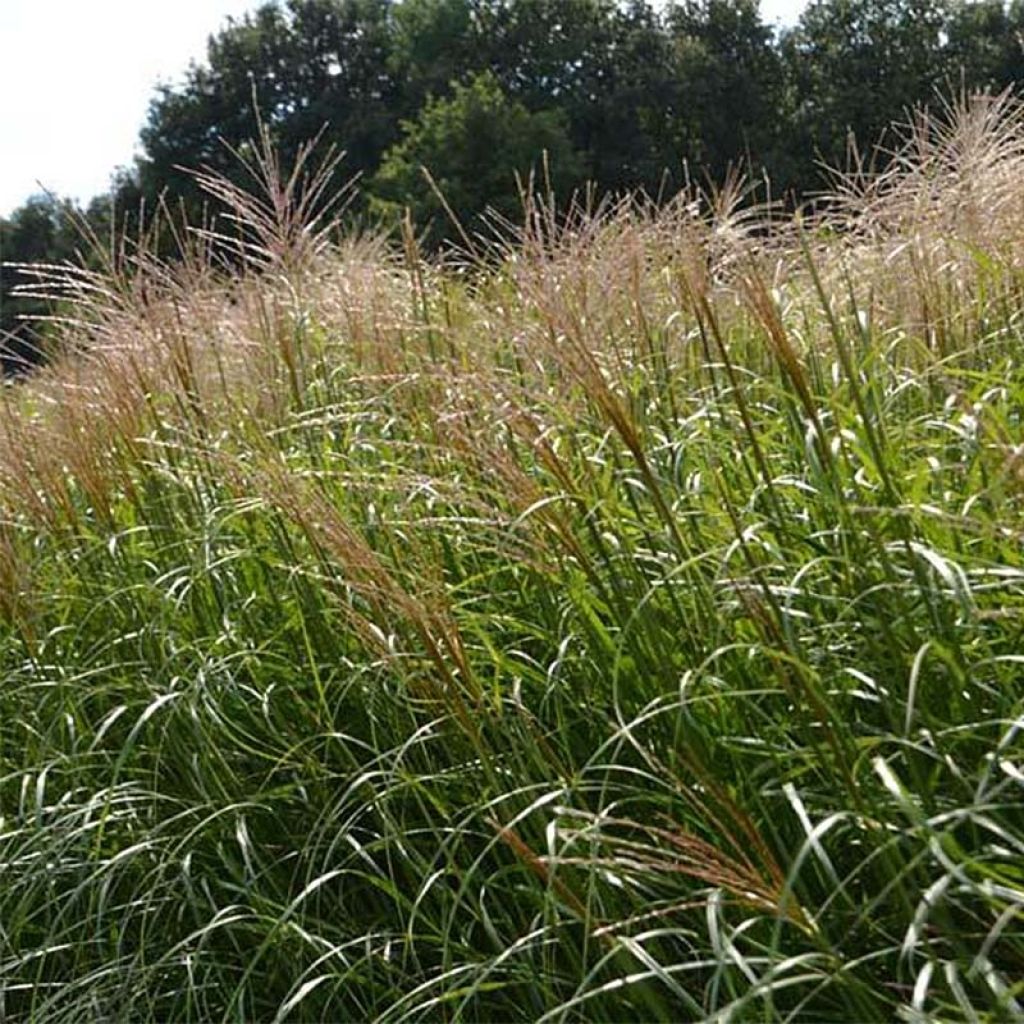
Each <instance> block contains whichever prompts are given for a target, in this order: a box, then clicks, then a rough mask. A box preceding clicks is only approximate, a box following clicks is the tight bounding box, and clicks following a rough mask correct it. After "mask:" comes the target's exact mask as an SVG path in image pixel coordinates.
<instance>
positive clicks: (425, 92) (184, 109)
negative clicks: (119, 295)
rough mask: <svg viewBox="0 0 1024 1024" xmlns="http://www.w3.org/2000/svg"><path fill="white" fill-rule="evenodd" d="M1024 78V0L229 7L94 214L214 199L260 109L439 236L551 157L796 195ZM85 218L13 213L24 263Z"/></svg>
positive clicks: (616, 180)
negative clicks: (887, 141)
mask: <svg viewBox="0 0 1024 1024" xmlns="http://www.w3.org/2000/svg"><path fill="white" fill-rule="evenodd" d="M1022 80H1024V0H1012V2H1010V3H1006V2H1004V0H973V2H968V0H812V2H811V3H810V4H809V6H807V7H806V9H805V10H804V12H803V14H802V16H801V17H800V19H799V21H798V22H797V24H796V25H795V26H794V27H792V28H790V29H787V30H783V31H781V32H776V31H775V30H774V29H773V27H771V26H769V25H768V24H766V23H765V21H764V20H763V18H762V16H761V13H760V10H759V7H758V3H757V0H669V2H667V3H662V4H658V5H657V6H655V4H653V3H651V2H650V0H286V2H282V0H276V2H269V3H265V4H264V5H263V6H260V7H259V8H257V9H256V10H254V11H253V12H251V13H249V14H247V15H245V16H243V17H241V18H238V19H229V20H228V21H227V23H226V24H225V26H224V27H223V28H222V29H221V30H220V31H219V32H218V33H217V34H216V35H214V36H212V37H211V38H210V40H209V43H208V51H207V58H206V60H205V61H204V62H202V63H194V64H193V65H191V66H190V67H189V69H188V71H187V73H186V75H185V77H184V81H183V82H182V84H180V85H177V86H169V85H164V86H161V87H159V88H158V89H157V91H156V93H155V95H154V97H153V99H152V101H151V103H150V107H149V112H148V116H147V118H146V121H145V124H144V125H143V127H142V129H141V138H140V142H141V154H142V155H141V156H140V157H139V158H138V159H137V160H136V162H135V165H134V166H132V167H130V168H122V169H120V170H119V171H118V172H117V173H116V174H115V176H114V178H113V180H112V187H111V192H110V194H109V195H108V196H103V197H98V198H97V199H95V200H94V201H93V202H92V203H90V204H89V206H88V207H87V209H86V210H84V211H79V214H80V216H81V217H84V218H85V219H86V221H88V223H90V224H91V225H92V226H93V227H94V228H96V229H98V230H99V231H100V232H104V231H106V230H108V229H109V227H110V225H111V224H116V225H118V226H124V225H127V226H129V227H131V228H135V229H137V228H138V227H139V224H138V219H139V217H140V212H139V211H146V210H149V211H152V210H154V209H156V208H157V206H158V204H159V201H160V199H161V197H164V198H168V197H169V198H171V199H172V200H173V201H174V203H175V204H179V203H180V204H181V206H182V207H183V208H184V209H185V210H186V211H188V212H189V213H190V214H192V215H196V214H198V213H199V212H200V211H201V210H202V209H203V204H204V203H206V202H208V198H204V197H203V196H202V195H201V194H200V192H199V190H198V189H197V187H196V185H195V183H194V181H193V180H192V178H191V177H190V176H189V174H188V173H187V171H186V170H184V168H194V167H200V166H205V167H210V168H213V169H217V170H221V171H223V172H224V173H225V174H227V175H229V176H232V177H237V176H238V175H239V174H240V173H241V172H240V169H239V165H238V162H237V158H236V156H234V155H232V153H231V152H230V151H229V148H228V147H226V146H225V145H224V143H225V142H227V143H229V144H230V145H231V146H233V147H235V148H237V147H240V146H242V147H244V145H245V143H246V140H248V139H251V138H254V137H255V136H256V134H257V130H258V124H257V117H259V118H260V119H262V122H263V123H264V124H265V126H266V128H267V130H268V131H269V134H270V136H271V138H272V140H273V142H274V145H275V147H276V148H277V150H278V152H279V153H280V154H281V156H282V159H283V161H284V162H285V163H287V162H288V161H289V160H290V159H292V158H294V156H295V154H296V153H297V152H298V150H299V147H300V146H302V145H303V144H304V143H306V142H307V141H308V140H310V139H313V138H317V139H318V142H317V147H318V149H320V150H321V151H322V152H323V153H327V152H329V151H330V150H331V148H332V147H333V148H335V149H337V150H340V151H344V154H345V156H344V159H343V161H342V162H341V163H340V164H339V167H338V171H337V174H338V185H339V187H340V186H341V184H342V183H343V181H345V180H348V179H351V178H352V177H353V176H356V175H358V176H359V178H360V188H359V191H358V192H357V193H356V199H355V201H354V202H353V203H352V204H351V205H350V207H349V209H348V213H347V215H348V216H350V217H352V218H356V219H362V220H363V221H364V222H366V223H379V222H381V221H382V220H383V221H384V222H385V223H388V222H393V221H394V220H395V219H396V218H397V217H398V216H400V215H404V213H405V211H406V210H408V212H409V213H410V214H411V217H412V221H413V223H414V225H415V226H416V228H417V229H418V230H419V231H420V232H421V234H422V237H423V238H424V240H425V241H426V243H427V244H428V245H429V244H438V243H440V242H442V241H444V240H445V239H446V238H447V237H450V236H451V235H452V233H453V232H454V231H455V230H456V229H455V227H454V224H453V219H452V214H454V217H455V218H456V219H458V220H459V221H460V222H461V223H463V224H465V225H469V226H470V227H473V226H475V225H476V224H478V223H479V215H480V214H481V213H482V212H483V211H484V210H485V209H487V208H491V209H493V210H495V211H496V212H497V213H498V214H501V215H505V216H509V217H513V218H514V217H515V215H516V212H517V210H518V207H519V203H520V198H519V192H518V189H517V185H516V173H517V172H518V173H519V175H521V176H522V175H526V174H528V173H529V172H530V170H531V169H533V170H538V171H539V168H540V163H541V154H546V157H545V159H544V161H543V162H544V175H545V187H550V188H551V189H552V191H553V192H554V193H555V195H556V196H563V197H564V196H566V195H568V194H570V193H571V192H572V190H573V189H575V188H578V187H580V186H581V185H583V184H584V183H589V184H590V185H591V186H592V188H593V189H594V190H595V191H596V192H597V193H598V194H602V193H606V192H617V191H622V190H627V189H644V190H646V191H647V192H648V193H649V194H651V195H653V196H666V195H671V194H672V193H673V192H674V191H675V190H677V189H678V188H679V186H680V185H681V184H682V183H683V181H684V179H685V177H686V176H687V175H689V176H690V178H694V177H696V178H698V179H702V178H705V177H706V178H707V179H709V180H711V181H721V180H722V178H723V176H724V175H725V174H726V173H727V171H728V170H729V168H734V167H739V168H741V169H745V170H746V171H747V172H748V173H750V174H752V175H753V176H754V177H757V178H761V176H762V173H763V175H764V180H767V181H770V182H771V188H772V196H773V197H774V198H781V199H783V200H784V201H787V202H790V203H795V202H799V201H800V200H801V199H803V198H805V197H807V196H808V195H809V194H811V193H812V192H813V191H814V190H815V189H816V188H820V186H821V183H822V178H821V166H822V164H826V165H831V166H837V165H843V164H845V162H846V160H847V156H848V152H849V146H850V140H851V139H853V138H856V139H857V140H858V142H859V143H860V145H861V146H862V147H865V146H866V147H868V148H870V146H871V144H872V143H874V142H876V141H877V140H878V139H879V138H880V136H881V133H883V132H884V130H885V129H886V127H887V126H888V125H889V124H890V123H891V122H893V121H899V120H901V119H905V118H906V115H907V112H908V111H909V110H911V109H913V108H914V107H916V106H921V105H925V104H928V103H934V102H936V98H937V97H938V96H940V95H947V96H948V95H951V94H954V93H957V92H960V91H967V92H973V91H978V90H993V91H997V90H1002V89H1005V88H1010V87H1015V86H1016V83H1018V82H1020V81H1022ZM422 167H426V168H428V169H429V171H430V180H428V179H427V177H426V176H425V175H424V174H423V173H422V171H421V168H422ZM439 193H440V194H441V195H443V196H444V203H442V200H441V199H440V197H439ZM445 206H448V207H449V208H450V209H449V210H446V209H445V208H444V207H445ZM69 212H70V207H69V204H68V203H67V202H66V201H64V200H61V199H59V198H55V197H45V196H43V197H39V196H37V197H33V198H31V199H29V200H28V201H27V202H26V203H25V204H24V205H23V206H21V207H20V208H19V209H17V210H16V211H15V212H14V213H13V214H12V215H11V216H10V217H9V218H6V219H2V220H0V254H2V257H3V259H5V260H12V261H31V260H44V261H59V260H61V259H64V258H68V257H69V256H70V255H71V254H72V253H73V252H74V250H75V247H76V244H77V241H76V239H77V232H78V230H79V228H77V227H75V226H73V224H72V223H71V220H72V218H69V216H68V214H69ZM15 278H16V275H14V274H13V273H12V272H10V271H9V270H8V271H5V272H4V274H3V277H2V284H0V331H3V332H4V333H5V335H6V336H7V344H6V349H7V351H8V356H7V360H8V362H10V361H12V360H13V359H14V358H15V357H17V358H25V357H26V356H27V357H28V358H31V353H30V346H29V345H28V335H27V333H26V329H25V327H24V326H22V325H20V324H19V322H18V316H19V315H21V314H26V313H28V314H32V313H33V312H35V311H36V310H35V307H33V305H32V303H31V300H27V299H20V298H15V297H13V296H12V294H11V289H12V287H13V285H14V284H15V283H16V280H15ZM19 346H20V347H21V349H22V351H21V352H20V353H19V352H18V347H19ZM10 353H14V355H11V354H10Z"/></svg>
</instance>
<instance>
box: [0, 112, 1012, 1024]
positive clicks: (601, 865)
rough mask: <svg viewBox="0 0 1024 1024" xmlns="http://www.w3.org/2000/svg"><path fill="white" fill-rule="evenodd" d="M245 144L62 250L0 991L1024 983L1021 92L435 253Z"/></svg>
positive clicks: (15, 618)
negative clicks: (154, 215)
mask: <svg viewBox="0 0 1024 1024" xmlns="http://www.w3.org/2000/svg"><path fill="white" fill-rule="evenodd" d="M258 148H259V147H257V149H258ZM242 155H243V157H244V156H245V154H242ZM300 164H301V162H300ZM251 166H252V170H253V174H254V190H253V191H252V192H251V193H245V192H243V191H241V190H239V189H237V188H235V187H234V186H232V185H230V184H228V183H226V182H224V181H222V180H219V179H216V178H213V177H211V176H203V180H204V181H205V183H206V185H207V187H208V188H209V189H210V190H211V191H212V192H213V193H214V194H216V195H217V196H218V197H219V199H220V200H221V201H223V202H226V203H227V204H228V206H230V207H231V208H233V210H234V214H235V221H234V224H233V227H231V228H230V229H225V230H223V231H221V232H219V233H214V232H210V231H198V232H193V233H191V234H189V235H188V236H185V237H183V238H182V240H181V241H182V249H183V252H182V254H181V257H180V258H179V259H177V260H176V261H174V262H172V263H165V262H161V261H160V260H158V259H157V258H156V257H155V256H154V255H152V248H150V249H147V248H146V246H145V245H144V244H140V245H138V246H136V247H129V246H127V245H124V246H122V247H121V248H119V249H118V250H116V251H115V252H114V253H113V255H112V256H111V257H110V259H109V261H108V263H107V265H106V269H104V270H99V271H97V270H92V271H88V272H86V271H74V270H73V269H71V268H39V269H38V270H37V271H36V276H37V282H36V284H35V286H34V287H35V288H36V289H37V290H40V291H43V292H46V293H48V294H57V295H59V297H60V298H61V299H62V302H61V304H60V305H59V307H58V316H59V320H60V322H59V323H58V324H57V325H56V327H55V329H56V330H57V331H58V332H60V333H61V335H62V339H63V344H62V348H63V351H64V353H65V354H64V355H62V356H61V357H59V358H57V359H56V360H55V361H54V362H52V363H51V365H50V366H49V367H48V368H47V369H45V370H42V371H40V372H39V373H37V374H36V375H35V376H34V377H32V378H31V379H29V380H26V381H23V382H21V383H19V384H17V385H14V386H11V387H9V388H7V390H6V394H5V395H4V397H3V400H2V405H0V434H2V443H0V666H2V683H0V1019H3V1020H5V1021H23V1020H24V1021H46V1022H50V1021H69V1022H72V1021H74V1022H78V1021H83V1020H125V1021H136V1020H138V1021H149V1020H154V1021H156V1020H159V1021H170V1020H174V1021H204V1022H205V1021H218V1020H225V1021H227V1020H246V1021H249V1020H266V1021H271V1020H282V1021H283V1020H338V1021H342V1020H353V1021H354V1020H379V1021H381V1022H388V1024H406V1022H413V1021H422V1022H426V1021H442V1020H443V1021H450V1022H455V1021H497V1020H507V1021H545V1022H563V1021H564V1022H569V1021H623V1020H662V1021H705V1020H706V1021H719V1022H725V1021H733V1022H740V1021H754V1020H758V1021H802V1022H825V1021H837V1022H838V1021H893V1020H904V1021H920V1022H923V1021H972V1022H977V1021H986V1022H997V1021H999V1022H1002V1021H1013V1020H1021V1019H1024V920H1022V914H1024V799H1022V798H1024V750H1022V729H1024V558H1022V551H1024V544H1022V542H1024V423H1022V418H1024V366H1022V361H1024V346H1022V341H1024V190H1022V188H1021V182H1022V181H1024V120H1022V115H1021V111H1020V109H1019V108H1017V107H1015V106H1013V105H1012V104H1010V103H1009V102H1008V101H1006V100H999V101H996V100H986V101H979V102H975V103H971V104H967V105H964V106H963V107H961V108H956V109H952V110H950V111H949V112H948V113H947V115H946V116H945V117H944V118H942V119H938V120H933V121H923V122H922V123H920V124H918V126H917V128H916V129H915V132H914V134H913V135H912V137H911V138H909V140H908V143H907V146H906V148H905V149H903V150H901V151H900V152H899V153H898V154H897V155H896V157H895V158H894V159H893V160H892V161H891V162H890V163H889V164H888V165H887V167H888V169H887V170H886V171H885V172H884V174H882V175H880V176H874V177H871V176H856V175H855V176H848V177H846V178H844V179H842V180H841V181H839V182H838V184H837V187H836V190H835V193H834V195H833V196H832V197H831V199H830V200H829V201H828V202H825V203H823V204H822V206H821V209H822V210H823V211H825V212H823V213H821V214H820V215H819V216H817V217H816V218H813V219H811V218H807V217H805V218H804V219H803V220H802V221H801V220H787V219H785V218H781V217H780V216H779V215H778V213H777V212H776V213H772V212H771V211H761V212H758V211H757V210H756V209H752V208H751V207H750V206H749V204H742V203H739V202H738V201H737V199H738V197H737V196H736V194H735V193H733V192H730V191H728V190H726V191H724V192H720V193H718V194H716V195H713V196H711V197H702V196H698V195H688V196H684V197H681V198H680V199H679V200H677V201H676V202H675V203H673V204H670V205H669V206H668V207H667V208H662V209H659V210H655V209H653V208H650V207H647V206H645V205H643V204H642V203H639V202H637V201H630V202H623V203H620V204H617V205H615V204H613V205H608V206H605V207H603V208H599V209H596V210H594V209H591V210H587V209H577V210H575V211H573V212H572V213H571V214H570V215H569V216H567V217H566V216H557V217H556V216H555V215H554V214H553V213H551V210H550V207H549V206H548V205H546V204H545V203H542V202H535V201H532V200H528V201H527V208H526V219H525V227H522V228H519V229H516V230H512V229H511V228H509V227H508V226H507V225H506V226H501V225H497V226H495V227H493V228H492V230H491V233H490V234H489V236H488V238H489V240H488V241H485V240H483V239H480V238H477V237H475V236H473V235H472V231H471V229H470V228H468V227H467V228H466V238H465V244H464V247H463V251H460V253H459V254H457V255H449V256H447V257H445V258H443V259H426V258H424V257H423V256H422V255H421V253H420V252H419V250H418V248H417V245H416V241H415V238H414V237H412V235H411V234H409V233H407V234H406V237H405V241H404V244H402V243H400V242H395V243H388V242H385V241H382V240H380V239H376V238H372V237H358V238H348V239H342V240H338V239H337V238H336V236H335V235H334V234H333V233H332V231H331V230H330V223H329V219H328V218H326V217H324V216H321V215H320V211H321V210H322V209H323V207H322V203H321V200H323V199H325V198H327V197H326V196H324V194H323V192H324V183H325V182H326V180H327V177H326V176H325V175H317V174H316V173H312V172H310V173H309V174H307V173H306V171H305V169H304V168H303V167H302V166H300V167H299V169H298V170H297V172H296V173H294V174H290V173H289V174H286V173H285V172H284V171H283V170H282V169H281V168H279V166H278V165H277V163H276V162H275V160H274V158H273V156H272V154H271V153H270V152H269V151H264V152H263V155H262V157H261V159H260V160H258V161H256V162H253V163H252V164H251ZM495 237H499V238H501V239H502V240H501V241H498V242H495V241H494V239H495Z"/></svg>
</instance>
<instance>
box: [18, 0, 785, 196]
mask: <svg viewBox="0 0 1024 1024" xmlns="http://www.w3.org/2000/svg"><path fill="white" fill-rule="evenodd" d="M256 6H258V0H174V2H173V3H168V2H167V0H0V40H2V41H3V58H2V60H0V215H7V214H9V213H10V212H11V211H12V210H13V209H14V208H15V207H16V206H20V205H21V203H23V202H24V201H25V200H26V199H27V198H28V197H29V196H30V195H31V194H33V193H35V192H39V191H41V190H44V189H45V190H47V191H50V192H54V193H56V194H57V195H60V196H67V197H70V198H73V199H77V200H79V201H81V202H87V201H88V200H89V199H91V198H92V197H93V196H95V195H98V194H100V193H102V192H105V191H106V190H107V187H108V185H109V182H110V175H111V173H112V172H113V170H114V169H115V168H116V167H119V166H127V165H129V164H131V162H132V157H133V155H134V154H135V151H136V145H137V140H138V133H139V129H140V128H141V127H142V124H143V121H144V120H145V117H146V110H147V108H148V106H149V101H150V99H151V97H152V96H153V91H154V88H155V87H156V85H157V84H158V83H159V82H177V81H180V80H181V76H182V73H183V72H184V71H185V69H186V68H187V67H188V63H189V61H190V60H193V59H195V60H202V59H203V57H204V56H205V53H206V40H207V38H208V37H209V36H210V34H211V33H214V32H216V31H217V29H218V28H220V27H221V25H223V23H224V21H225V19H226V18H227V17H228V16H229V15H234V16H236V17H237V16H238V15H240V14H242V13H244V12H245V11H247V10H250V9H252V8H254V7H256ZM803 6H804V2H803V0H762V12H763V15H764V18H765V20H766V21H767V22H769V23H775V22H780V23H782V24H791V23H793V22H794V21H795V20H796V18H797V16H798V15H799V12H800V10H801V9H802V8H803Z"/></svg>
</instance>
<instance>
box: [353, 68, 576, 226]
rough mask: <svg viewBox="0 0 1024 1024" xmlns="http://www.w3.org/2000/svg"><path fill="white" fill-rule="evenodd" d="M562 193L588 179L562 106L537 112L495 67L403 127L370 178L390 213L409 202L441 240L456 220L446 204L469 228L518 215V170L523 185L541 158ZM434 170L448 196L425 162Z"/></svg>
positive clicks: (539, 166)
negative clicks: (489, 215) (509, 91)
mask: <svg viewBox="0 0 1024 1024" xmlns="http://www.w3.org/2000/svg"><path fill="white" fill-rule="evenodd" d="M545 162H546V165H547V167H548V168H549V169H550V174H549V181H544V182H543V185H545V186H546V185H547V184H549V183H550V185H551V187H552V189H553V190H554V191H555V194H556V195H561V196H564V195H565V193H566V191H567V190H568V189H569V188H571V187H572V186H574V185H579V184H582V180H581V174H580V171H581V161H580V159H579V157H578V155H577V154H576V153H575V152H574V151H573V150H572V149H571V147H570V144H569V140H568V138H567V137H566V130H565V117H564V114H562V112H561V111H558V110H553V111H540V112H537V113H531V112H530V111H529V110H527V109H526V107H525V106H523V104H522V103H520V102H518V101H516V100H512V99H509V98H508V97H507V96H506V95H505V94H504V92H503V91H502V89H501V86H500V85H499V84H498V80H497V79H496V78H495V77H494V75H492V74H490V73H484V74H481V75H478V76H477V77H476V78H474V79H473V80H472V81H471V82H470V84H469V85H465V86H463V85H456V86H455V90H454V93H453V94H452V96H451V98H449V99H445V100H431V101H429V102H428V103H427V105H426V107H425V108H424V109H423V111H422V113H421V114H420V116H419V117H418V118H417V119H416V120H415V121H413V122H408V123H407V124H406V126H405V138H404V139H403V140H402V142H401V143H399V144H398V145H396V146H394V147H392V149H390V150H389V151H388V154H387V156H386V157H385V160H384V163H383V165H382V166H381V169H380V171H379V172H378V173H377V175H376V177H375V178H374V179H373V181H372V183H371V188H372V191H373V193H374V194H375V196H377V197H379V198H378V199H377V207H378V209H379V210H380V211H381V212H382V213H384V214H385V215H389V214H392V213H396V212H397V213H399V214H400V213H401V211H402V210H403V209H405V208H408V209H409V210H410V211H411V213H412V216H413V218H414V220H415V222H416V223H417V224H419V225H421V226H423V227H426V228H428V229H429V234H430V237H431V238H432V239H433V240H434V241H439V240H440V239H442V238H444V237H445V236H446V235H450V234H451V232H452V230H453V225H452V223H451V221H450V219H449V215H448V213H447V212H446V211H445V209H444V206H445V204H447V206H448V207H449V209H450V210H451V213H452V214H453V215H454V217H455V219H456V220H457V221H458V223H459V224H461V225H463V227H464V228H465V229H468V230H472V229H475V228H476V226H477V225H475V224H473V223H472V222H473V220H474V218H475V217H476V215H478V214H480V213H481V212H483V211H485V210H487V209H492V210H494V211H495V212H496V213H498V214H499V215H501V216H502V217H504V218H506V219H514V218H516V216H517V214H518V212H519V209H520V206H521V202H520V197H519V190H518V189H517V186H516V176H517V175H518V176H519V178H520V180H521V181H522V182H523V183H524V184H525V183H526V182H527V181H528V180H529V178H530V175H531V173H533V172H536V173H537V176H538V178H541V176H542V173H543V170H544V168H543V165H544V164H545ZM424 167H426V168H429V171H430V173H431V175H432V177H433V179H434V182H435V184H436V186H437V190H439V191H440V193H441V194H442V195H443V196H444V203H442V201H441V199H440V198H439V196H438V195H437V192H436V191H435V189H434V188H433V187H432V186H431V185H430V183H429V181H428V180H427V178H426V176H425V175H424V174H423V171H422V170H421V168H424Z"/></svg>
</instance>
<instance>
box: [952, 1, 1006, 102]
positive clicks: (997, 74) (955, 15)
mask: <svg viewBox="0 0 1024 1024" xmlns="http://www.w3.org/2000/svg"><path fill="white" fill-rule="evenodd" d="M945 35H946V39H947V44H946V50H947V53H948V63H949V65H950V67H951V73H952V76H953V79H954V85H959V86H961V87H962V88H963V89H964V90H965V91H967V92H972V91H979V90H985V89H988V90H992V91H996V92H1000V91H1002V90H1003V89H1005V88H1007V87H1008V86H1016V87H1017V88H1018V89H1019V88H1021V87H1022V86H1024V0H1015V2H1014V3H1011V4H1009V5H1006V4H1004V3H1003V0H977V2H972V3H967V2H965V0H959V2H957V3H954V4H953V5H952V7H951V9H950V12H949V17H948V21H947V25H946V30H945Z"/></svg>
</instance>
